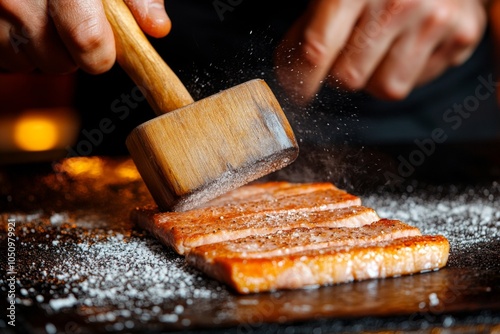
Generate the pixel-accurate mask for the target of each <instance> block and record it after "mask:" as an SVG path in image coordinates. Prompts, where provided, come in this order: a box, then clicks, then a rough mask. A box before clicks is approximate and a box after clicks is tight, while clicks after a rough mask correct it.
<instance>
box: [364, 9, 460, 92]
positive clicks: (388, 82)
mask: <svg viewBox="0 0 500 334" xmlns="http://www.w3.org/2000/svg"><path fill="white" fill-rule="evenodd" d="M450 15H451V12H450V11H444V10H443V11H436V12H433V13H430V14H429V15H427V16H424V17H423V18H422V22H420V23H418V25H419V26H420V27H421V28H420V29H414V28H413V29H412V28H411V27H412V26H410V27H409V28H408V29H407V30H406V31H404V32H403V33H402V34H401V35H400V36H398V38H397V39H396V41H395V42H394V44H393V46H392V47H391V48H390V51H389V52H388V53H387V54H386V56H385V58H384V60H383V61H382V62H381V64H380V65H379V66H378V68H377V69H376V71H375V72H374V74H373V76H372V77H371V78H370V80H369V82H368V84H367V91H368V92H370V93H372V94H374V95H375V96H378V97H380V98H384V99H389V100H400V99H403V98H405V97H406V96H407V95H408V94H409V93H410V91H411V90H412V89H413V88H414V87H415V85H416V84H417V81H418V79H419V77H420V75H421V73H422V72H423V70H424V68H425V66H426V64H427V62H428V61H429V59H430V58H431V55H432V54H433V53H434V51H435V50H436V49H437V48H438V46H439V45H440V43H441V41H443V40H445V39H446V37H448V36H450V34H451V32H452V31H453V26H454V24H455V23H454V22H452V18H451V17H450Z"/></svg>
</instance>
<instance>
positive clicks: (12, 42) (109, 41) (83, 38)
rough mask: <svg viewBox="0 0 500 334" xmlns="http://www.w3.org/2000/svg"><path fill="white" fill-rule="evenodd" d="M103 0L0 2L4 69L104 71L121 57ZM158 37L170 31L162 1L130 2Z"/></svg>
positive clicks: (1, 63) (145, 26)
mask: <svg viewBox="0 0 500 334" xmlns="http://www.w3.org/2000/svg"><path fill="white" fill-rule="evenodd" d="M101 1H102V0H78V1H67V0H22V1H20V0H2V1H0V70H3V71H9V72H30V71H32V70H34V69H39V70H41V71H42V72H48V73H70V72H73V71H75V70H76V69H78V68H81V69H83V70H85V71H87V72H89V73H93V74H99V73H103V72H105V71H107V70H109V69H110V68H111V66H113V64H114V62H115V59H116V51H115V43H114V37H113V32H112V30H111V26H110V24H109V23H108V21H107V19H106V15H105V13H104V9H103V5H102V2H101ZM125 2H126V3H127V5H128V6H129V8H130V9H131V11H132V13H133V14H134V16H135V17H136V20H137V21H138V23H139V25H140V26H141V28H142V29H143V30H144V31H145V32H146V33H147V34H149V35H151V36H153V37H162V36H165V35H166V34H168V32H169V31H170V20H169V18H168V16H167V14H166V13H165V9H164V6H163V0H125Z"/></svg>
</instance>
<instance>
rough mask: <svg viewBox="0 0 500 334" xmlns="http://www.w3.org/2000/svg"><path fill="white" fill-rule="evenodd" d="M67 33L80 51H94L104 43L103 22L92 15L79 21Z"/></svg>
mask: <svg viewBox="0 0 500 334" xmlns="http://www.w3.org/2000/svg"><path fill="white" fill-rule="evenodd" d="M69 34H70V36H71V37H72V39H73V41H74V43H75V47H77V48H78V51H79V52H81V53H90V52H95V51H96V50H98V49H99V48H101V47H103V46H104V45H105V44H106V39H105V34H104V27H103V24H102V23H101V22H100V21H99V19H98V18H97V17H94V16H89V17H87V18H85V19H84V20H82V21H80V22H79V23H78V24H76V25H75V26H74V27H73V28H72V29H71V30H70V31H69Z"/></svg>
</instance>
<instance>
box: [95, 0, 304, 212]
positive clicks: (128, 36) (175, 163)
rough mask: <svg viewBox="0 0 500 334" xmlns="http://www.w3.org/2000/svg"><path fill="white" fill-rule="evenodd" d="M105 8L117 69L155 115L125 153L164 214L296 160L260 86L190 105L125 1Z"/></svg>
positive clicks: (277, 112) (289, 135) (284, 126)
mask: <svg viewBox="0 0 500 334" xmlns="http://www.w3.org/2000/svg"><path fill="white" fill-rule="evenodd" d="M103 4H104V8H105V11H106V15H107V17H108V20H109V21H110V23H111V26H112V28H113V31H114V34H115V40H116V48H117V59H118V62H119V64H120V65H121V66H122V67H123V69H124V70H125V71H126V72H127V73H128V74H129V76H130V77H131V78H132V79H133V81H134V82H135V83H136V84H137V85H138V86H139V88H140V89H141V90H142V92H143V93H144V94H145V95H146V97H147V99H148V102H149V103H150V105H151V107H152V108H153V109H154V111H155V112H156V114H157V115H159V117H157V118H155V119H153V120H151V121H149V122H146V123H145V124H142V125H140V126H138V127H137V128H136V129H134V130H133V131H132V133H131V134H130V135H129V137H128V138H127V147H128V149H129V152H130V154H131V156H132V158H133V159H134V162H135V164H136V165H137V168H138V170H139V172H140V174H141V176H142V178H143V179H144V181H145V183H146V185H147V186H148V189H149V190H150V192H151V194H152V196H153V198H154V199H155V201H156V203H157V204H158V206H159V207H160V208H161V209H162V210H176V211H177V210H179V211H180V210H188V209H190V208H193V207H195V206H197V205H199V204H200V203H203V202H205V201H208V200H209V199H212V198H214V197H217V196H218V195H221V194H222V193H224V192H226V191H228V190H231V189H234V188H236V187H239V186H241V185H243V184H246V183H248V182H250V181H252V180H255V179H257V178H259V177H261V176H264V175H266V174H269V173H271V172H273V171H275V170H277V169H280V168H283V167H284V166H286V165H288V164H290V163H291V162H292V161H294V160H295V158H296V157H297V154H298V147H297V143H296V141H295V137H294V134H293V131H292V129H291V127H290V125H289V124H288V121H287V119H286V117H285V115H284V113H283V110H281V107H280V105H279V103H278V101H277V100H276V98H275V97H274V95H273V93H272V92H271V90H270V89H269V87H268V86H267V84H266V83H265V82H264V81H262V80H252V81H249V82H247V83H243V84H241V85H239V86H237V87H233V88H231V89H228V90H225V91H223V92H221V93H219V94H215V95H214V96H211V97H209V98H206V99H203V100H201V101H198V102H196V103H193V102H194V101H193V99H192V97H191V96H190V95H189V92H188V91H187V90H186V88H185V87H184V85H183V84H182V82H181V81H180V80H179V78H178V77H177V76H176V75H175V74H174V73H173V72H172V70H171V69H170V68H169V66H168V65H167V64H166V63H165V62H164V61H163V60H162V58H161V57H160V56H159V55H158V53H157V52H156V51H155V50H154V48H153V47H152V46H151V44H150V43H149V41H148V40H147V38H146V37H145V35H144V34H143V32H142V31H141V29H140V28H139V26H138V25H137V23H136V21H135V19H134V17H133V16H132V14H131V12H130V11H129V9H128V7H127V6H126V5H125V4H124V3H123V1H122V0H104V1H103ZM167 112H168V113H167Z"/></svg>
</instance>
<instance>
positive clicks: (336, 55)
mask: <svg viewBox="0 0 500 334" xmlns="http://www.w3.org/2000/svg"><path fill="white" fill-rule="evenodd" d="M486 16H487V15H486V10H485V5H484V0H483V1H481V0H313V1H312V2H311V3H310V5H309V7H308V8H307V10H306V12H305V13H304V14H303V15H302V17H300V18H299V19H298V20H297V21H296V22H295V23H294V24H293V26H292V27H291V29H290V30H289V31H288V33H287V34H286V35H285V38H284V40H283V42H282V43H281V45H280V46H279V47H278V49H277V51H276V65H277V68H276V71H277V76H278V79H279V81H280V82H281V84H282V85H283V87H284V88H285V90H286V91H288V93H289V94H290V96H291V97H292V98H293V99H294V100H295V101H296V102H298V103H302V104H303V103H307V102H309V101H310V100H311V99H312V98H313V97H314V95H315V93H317V91H318V90H319V89H320V87H321V85H322V83H323V82H326V83H330V84H331V85H333V86H340V87H343V88H346V89H349V90H365V91H367V92H368V93H371V94H372V95H374V96H376V97H378V98H382V99H390V100H396V99H402V98H404V97H406V96H407V95H408V94H409V93H410V91H411V90H412V89H413V88H415V87H416V86H418V85H421V84H423V83H426V82H428V81H430V80H432V79H434V78H436V77H437V76H439V75H440V74H441V73H442V72H443V71H445V70H446V69H447V68H449V67H451V66H457V65H460V64H462V63H463V62H464V61H465V60H467V59H468V57H469V56H470V55H471V54H472V52H473V51H474V49H475V48H476V46H477V44H478V43H479V41H480V40H481V37H482V36H483V33H484V30H485V26H486V21H487V18H486Z"/></svg>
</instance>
